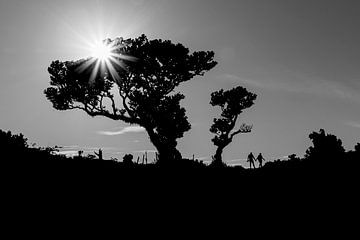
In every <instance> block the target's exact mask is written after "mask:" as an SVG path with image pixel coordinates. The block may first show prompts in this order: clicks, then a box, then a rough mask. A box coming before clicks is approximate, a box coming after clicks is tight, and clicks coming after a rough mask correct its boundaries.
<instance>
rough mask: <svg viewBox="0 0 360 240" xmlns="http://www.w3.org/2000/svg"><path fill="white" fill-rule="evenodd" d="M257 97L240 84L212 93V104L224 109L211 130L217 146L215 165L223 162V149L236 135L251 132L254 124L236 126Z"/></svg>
mask: <svg viewBox="0 0 360 240" xmlns="http://www.w3.org/2000/svg"><path fill="white" fill-rule="evenodd" d="M256 97H257V96H256V94H254V93H251V92H249V91H247V89H246V88H243V87H240V86H239V87H236V88H233V89H231V90H227V91H224V90H223V89H221V90H220V91H216V92H213V93H212V94H211V101H210V104H211V105H212V106H220V108H221V111H222V112H221V117H220V118H215V119H214V123H213V125H212V126H211V128H210V132H212V133H214V134H215V137H214V138H213V139H212V142H213V143H214V145H215V146H216V147H217V149H216V153H215V155H214V156H213V164H214V165H217V164H220V165H222V164H223V163H222V153H223V150H224V148H225V147H226V146H227V145H229V144H230V143H231V142H232V140H233V138H234V136H235V135H237V134H239V133H249V132H251V129H252V125H247V124H245V123H243V124H242V125H241V126H240V127H239V128H237V129H236V130H234V128H235V127H236V122H237V120H238V118H239V116H240V114H241V113H242V112H243V111H244V110H245V109H247V108H249V107H251V106H252V105H253V104H254V101H255V99H256Z"/></svg>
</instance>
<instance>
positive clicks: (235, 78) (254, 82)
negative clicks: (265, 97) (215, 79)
mask: <svg viewBox="0 0 360 240" xmlns="http://www.w3.org/2000/svg"><path fill="white" fill-rule="evenodd" d="M219 78H220V79H225V80H228V81H234V82H241V83H244V84H246V85H250V86H254V87H263V84H262V83H261V82H259V81H257V80H254V79H248V78H241V77H239V76H236V75H233V74H227V73H226V74H221V75H220V76H219Z"/></svg>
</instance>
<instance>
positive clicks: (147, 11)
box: [0, 0, 360, 164]
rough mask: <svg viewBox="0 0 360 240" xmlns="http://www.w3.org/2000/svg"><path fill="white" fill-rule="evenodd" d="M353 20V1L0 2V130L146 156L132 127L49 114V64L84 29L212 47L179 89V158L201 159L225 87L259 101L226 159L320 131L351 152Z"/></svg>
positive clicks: (357, 21)
mask: <svg viewBox="0 0 360 240" xmlns="http://www.w3.org/2000/svg"><path fill="white" fill-rule="evenodd" d="M359 26H360V2H359V1H356V0H354V1H352V0H341V1H340V0H337V1H335V0H301V1H300V0H272V1H268V0H221V1H220V0H206V1H204V0H181V1H180V0H147V1H145V0H128V1H125V0H103V1H100V0H62V1H58V0H0V73H1V75H0V129H2V130H11V131H12V132H14V133H23V134H24V135H25V136H26V137H27V138H28V139H29V142H31V143H36V144H37V145H38V146H55V145H57V146H62V147H63V148H62V149H61V151H62V152H63V153H68V154H71V153H75V152H77V151H78V150H80V149H82V150H84V151H85V153H92V152H93V151H96V150H97V149H98V148H102V149H103V151H104V156H105V158H110V157H116V158H119V159H121V158H122V156H123V155H124V154H125V153H133V154H134V155H135V158H136V157H137V156H140V155H141V154H142V153H143V152H144V151H148V152H149V156H150V158H151V157H152V154H153V152H154V147H153V145H152V144H151V143H150V141H149V139H148V137H147V134H146V132H144V131H142V129H140V128H138V127H136V126H129V125H126V124H124V123H122V122H114V121H112V120H109V119H106V118H91V117H89V116H87V115H86V114H85V113H83V112H81V111H74V110H72V111H57V110H55V109H53V108H52V105H51V103H50V102H49V101H48V100H47V99H46V97H45V95H44V94H43V90H44V89H46V88H47V87H48V86H49V80H50V79H49V74H48V72H47V68H48V66H49V65H50V63H51V61H53V60H62V61H65V60H77V59H80V58H83V57H86V56H88V51H87V50H86V48H85V47H84V46H85V45H86V43H87V42H89V41H90V40H92V39H94V38H105V37H110V38H115V37H124V38H128V37H131V38H134V37H138V36H139V35H141V34H142V33H144V34H146V35H147V36H148V37H149V38H150V39H154V38H161V39H169V40H172V41H173V42H176V43H178V42H179V43H182V44H183V45H185V46H186V47H188V48H189V49H190V50H191V51H201V50H206V51H207V50H212V51H214V52H215V58H216V60H217V61H218V62H219V64H218V65H217V66H216V67H215V68H214V69H212V70H211V71H210V72H208V73H206V74H205V75H204V76H202V77H195V78H194V79H192V80H191V81H188V82H186V83H184V84H183V85H182V86H181V87H180V88H179V89H178V91H182V92H183V93H184V94H185V96H186V98H185V100H184V101H183V102H182V105H183V106H184V107H185V108H186V109H187V115H188V117H189V121H190V123H191V124H192V129H191V130H190V131H189V132H187V133H186V134H185V135H184V137H183V138H182V139H180V140H179V145H178V149H179V150H180V151H181V152H182V154H183V157H188V158H191V157H192V155H193V154H194V155H195V157H196V158H199V159H202V160H204V161H208V160H210V159H211V155H213V154H214V152H215V147H214V146H213V145H212V143H211V138H212V135H211V133H210V132H209V128H210V126H211V123H212V120H213V118H214V117H217V116H219V113H220V111H219V109H216V108H214V107H212V106H210V104H209V102H210V94H211V92H213V91H216V90H219V89H221V88H223V89H230V88H232V87H235V86H243V87H246V88H247V89H248V90H249V91H251V92H253V93H256V94H257V95H258V98H257V100H256V102H255V104H254V105H253V106H252V107H251V108H249V109H247V110H245V111H244V113H243V114H242V115H241V117H240V119H239V120H238V124H239V125H240V124H241V123H243V122H244V123H248V124H253V131H252V132H251V133H249V134H242V135H238V136H237V137H236V138H235V139H234V141H233V142H232V143H231V144H230V145H229V146H228V147H227V148H226V149H225V152H224V155H223V159H224V160H225V161H226V162H227V163H228V164H245V161H244V160H243V159H245V158H246V156H247V155H248V153H249V152H250V151H252V152H253V153H255V154H258V153H259V152H262V153H263V155H264V157H265V158H266V159H268V160H272V159H275V158H281V157H283V156H287V155H289V154H292V153H295V154H298V155H299V156H303V155H304V153H305V151H306V149H307V148H308V147H309V146H310V145H311V141H310V140H309V138H308V135H309V134H310V133H311V132H312V131H319V129H320V128H323V129H325V130H326V131H327V132H328V133H331V134H335V135H336V136H338V137H339V138H340V139H342V141H343V145H344V147H345V149H346V150H351V149H353V147H354V146H355V144H356V143H357V142H359V139H360V27H359Z"/></svg>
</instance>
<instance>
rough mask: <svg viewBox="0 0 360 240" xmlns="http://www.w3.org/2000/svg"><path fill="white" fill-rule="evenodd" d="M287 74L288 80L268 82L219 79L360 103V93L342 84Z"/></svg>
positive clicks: (303, 75) (268, 80) (233, 77)
mask: <svg viewBox="0 0 360 240" xmlns="http://www.w3.org/2000/svg"><path fill="white" fill-rule="evenodd" d="M286 74H287V75H290V76H288V78H287V79H281V78H279V79H273V78H272V77H269V78H268V79H266V81H263V80H260V79H258V80H255V79H249V78H242V77H239V76H237V75H233V74H221V75H219V76H218V78H219V79H225V80H228V81H234V82H239V83H243V84H245V85H248V86H252V87H257V88H262V89H267V90H276V91H285V92H292V93H300V94H312V95H318V96H327V97H335V98H339V99H344V100H351V101H355V102H360V95H359V94H358V92H356V91H354V89H351V88H349V87H348V86H346V85H344V84H342V83H340V82H336V81H330V80H326V79H321V78H314V77H312V76H306V75H305V74H300V73H295V72H286Z"/></svg>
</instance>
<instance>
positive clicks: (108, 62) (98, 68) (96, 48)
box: [79, 40, 134, 83]
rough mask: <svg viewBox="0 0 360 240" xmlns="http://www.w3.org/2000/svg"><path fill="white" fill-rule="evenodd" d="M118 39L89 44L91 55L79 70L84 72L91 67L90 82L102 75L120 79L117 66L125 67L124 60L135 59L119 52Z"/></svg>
mask: <svg viewBox="0 0 360 240" xmlns="http://www.w3.org/2000/svg"><path fill="white" fill-rule="evenodd" d="M117 47H119V46H118V45H116V41H110V40H102V41H97V42H96V43H93V44H89V47H88V52H89V55H90V57H88V58H87V59H86V61H85V62H84V63H83V64H81V66H79V71H80V72H83V71H85V70H87V69H91V75H90V79H89V82H90V83H94V81H95V79H96V78H97V77H98V76H99V75H100V76H101V77H105V76H109V75H110V76H111V78H112V79H114V80H116V81H117V80H119V78H120V77H119V74H118V72H117V70H116V68H117V67H120V68H123V69H125V63H124V60H127V61H134V58H133V57H130V56H126V55H123V54H119V53H117V50H118V49H117Z"/></svg>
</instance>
